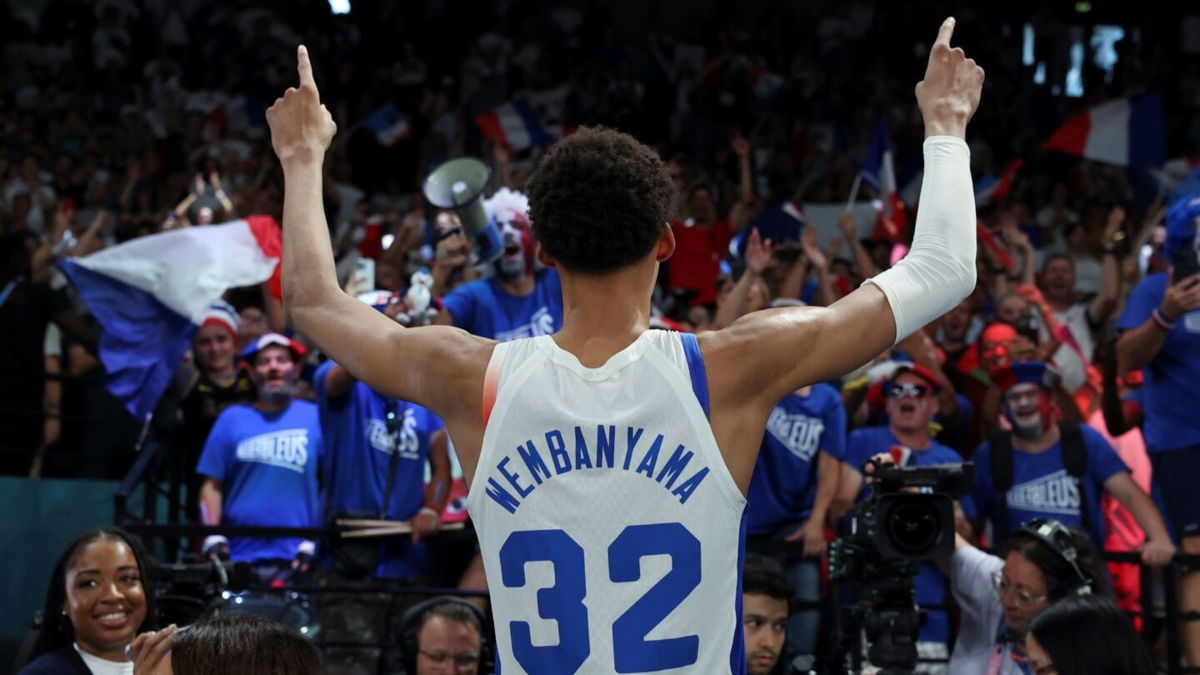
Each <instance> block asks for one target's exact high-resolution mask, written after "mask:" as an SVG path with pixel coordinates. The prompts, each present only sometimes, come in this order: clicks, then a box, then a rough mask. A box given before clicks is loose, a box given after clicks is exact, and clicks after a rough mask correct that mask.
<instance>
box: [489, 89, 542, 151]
mask: <svg viewBox="0 0 1200 675" xmlns="http://www.w3.org/2000/svg"><path fill="white" fill-rule="evenodd" d="M475 123H476V124H478V125H479V128H480V130H482V131H483V135H484V136H487V137H488V138H490V139H492V140H493V141H496V142H497V143H500V144H502V145H504V147H506V148H508V149H509V150H525V149H526V148H532V147H533V146H535V145H546V144H548V143H549V142H550V138H549V136H548V135H547V134H546V130H545V129H544V128H543V127H542V122H541V120H540V119H539V118H538V115H537V112H535V111H534V109H533V106H531V105H529V102H528V101H524V100H517V101H511V102H509V103H505V104H504V105H502V106H500V107H499V108H496V109H494V110H489V111H487V112H485V113H483V114H482V115H480V116H479V117H476V118H475Z"/></svg>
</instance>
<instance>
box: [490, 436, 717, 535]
mask: <svg viewBox="0 0 1200 675" xmlns="http://www.w3.org/2000/svg"><path fill="white" fill-rule="evenodd" d="M644 433H645V429H641V428H637V429H635V428H633V427H626V430H625V441H626V442H625V457H624V462H622V464H621V466H620V468H621V470H623V471H631V468H632V467H633V466H634V462H633V460H634V452H635V451H637V450H639V447H638V442H639V441H640V440H641V438H642V436H643V434H644ZM572 435H573V436H574V439H575V445H574V458H573V459H572V453H571V452H570V451H568V449H567V443H566V436H564V434H563V432H562V431H561V430H559V429H551V430H550V431H547V432H546V433H545V434H544V437H545V440H546V451H547V452H548V454H549V455H550V463H551V464H552V465H553V466H554V473H551V471H550V467H549V466H547V464H546V461H545V460H544V459H543V458H542V453H541V452H540V451H539V449H538V447H537V446H536V445H534V442H533V441H532V440H528V441H525V443H524V444H522V445H518V446H517V447H516V456H517V457H518V458H520V460H521V462H522V463H523V464H524V465H525V469H526V471H527V472H528V475H529V476H530V477H532V480H533V483H534V484H533V485H528V484H527V483H528V481H525V483H526V484H522V482H521V480H522V478H521V474H519V473H516V472H514V471H513V470H512V468H510V467H509V463H510V462H512V460H513V457H512V456H511V455H505V456H504V457H502V458H501V459H500V460H499V461H498V462H496V465H495V473H498V474H500V476H502V477H503V478H504V481H505V482H507V483H508V486H510V487H511V491H510V489H509V487H506V486H505V485H503V484H502V483H501V482H499V481H497V480H496V479H495V478H488V479H487V485H485V486H484V493H485V494H487V496H488V497H490V498H491V499H492V501H494V502H496V503H497V504H499V505H500V506H501V507H502V508H503V509H504V510H505V511H508V512H509V513H516V512H517V508H518V507H520V506H521V501H522V500H523V499H525V498H527V497H529V495H530V494H532V493H533V491H534V490H535V489H536V488H537V486H538V485H541V484H542V483H543V482H545V481H547V480H549V479H551V478H553V477H554V476H559V475H562V474H564V473H568V472H570V471H572V470H575V471H579V470H583V469H593V468H594V469H615V468H617V467H616V466H615V465H614V462H613V459H614V457H615V455H616V447H615V445H616V438H617V428H616V426H615V425H608V426H607V427H606V426H605V425H602V424H601V425H597V426H596V439H595V443H594V444H593V447H594V448H595V453H596V454H595V455H594V456H593V455H592V454H591V451H590V450H589V446H588V439H587V437H586V436H585V432H584V430H583V428H582V427H574V428H573V429H572ZM665 440H666V439H665V437H664V436H663V435H662V434H655V437H654V440H653V441H652V442H651V443H650V445H649V446H647V447H646V448H645V451H644V452H641V454H640V455H639V456H640V461H639V462H638V463H637V465H636V466H637V468H636V469H632V472H633V473H638V474H641V475H643V476H645V477H646V478H649V479H650V480H652V481H654V482H656V483H658V484H659V485H661V486H662V487H663V488H664V489H666V490H669V491H670V492H671V495H672V496H674V497H675V498H676V499H678V500H679V503H680V504H686V503H687V501H688V499H690V498H691V496H692V494H693V493H695V492H696V489H697V488H699V487H700V485H701V484H702V483H703V482H704V479H705V478H707V477H708V473H709V468H708V467H706V466H704V467H698V468H696V470H695V471H693V472H692V473H691V474H689V475H687V478H685V479H683V481H682V482H680V479H681V478H683V476H684V475H685V474H687V472H688V470H689V466H690V465H691V462H692V459H693V458H694V457H695V456H696V453H695V452H693V451H691V450H688V449H687V448H686V447H685V446H683V445H682V444H676V445H675V449H674V450H673V451H672V452H671V454H670V456H669V457H667V458H666V460H665V461H663V462H661V466H660V462H659V455H660V453H661V452H662V447H663V443H664V442H665ZM667 447H670V446H667ZM656 471H657V473H656ZM676 483H678V485H676ZM514 493H515V494H514Z"/></svg>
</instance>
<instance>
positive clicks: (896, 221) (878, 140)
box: [859, 118, 907, 241]
mask: <svg viewBox="0 0 1200 675" xmlns="http://www.w3.org/2000/svg"><path fill="white" fill-rule="evenodd" d="M859 175H860V176H861V177H862V179H863V181H865V182H866V183H867V184H869V185H870V186H871V187H873V188H875V191H876V192H878V193H879V196H880V199H881V200H882V201H883V209H882V210H881V211H880V213H879V219H878V221H877V222H876V224H875V232H874V233H873V234H872V235H871V236H872V237H873V238H879V239H891V240H893V241H895V240H896V239H898V238H899V237H900V234H901V233H902V232H903V230H904V226H905V225H907V216H906V214H905V213H904V202H903V201H901V199H900V194H899V191H898V188H897V186H896V170H895V168H894V165H893V163H892V141H891V138H890V137H889V135H888V129H887V120H885V119H883V118H880V119H879V124H877V125H876V126H875V135H874V136H873V137H872V138H871V145H869V146H867V156H866V157H865V158H864V159H863V167H862V171H861V172H860V173H859Z"/></svg>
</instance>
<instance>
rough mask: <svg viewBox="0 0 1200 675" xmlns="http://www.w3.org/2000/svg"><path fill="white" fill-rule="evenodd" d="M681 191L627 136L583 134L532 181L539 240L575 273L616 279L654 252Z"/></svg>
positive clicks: (600, 131)
mask: <svg viewBox="0 0 1200 675" xmlns="http://www.w3.org/2000/svg"><path fill="white" fill-rule="evenodd" d="M674 190H675V186H674V183H672V181H671V176H670V174H669V173H668V172H667V168H666V165H665V164H663V161H662V159H660V158H659V156H658V155H657V154H656V153H655V152H654V151H653V150H651V149H650V148H648V147H646V146H644V145H642V144H641V143H638V142H637V141H636V140H635V139H634V138H633V137H632V136H630V135H629V134H625V133H621V132H620V131H616V130H613V129H606V128H604V127H582V128H580V129H579V130H578V131H576V132H575V133H573V134H571V135H570V136H568V137H566V138H564V139H563V140H561V141H559V142H558V143H555V144H554V146H553V147H552V148H550V151H549V152H547V153H546V156H545V157H543V158H542V161H541V163H540V164H539V165H538V167H537V169H536V170H535V171H534V172H533V175H532V176H531V177H530V179H529V189H528V193H529V215H530V218H531V219H532V221H533V234H534V236H535V237H537V240H538V241H539V242H541V244H542V247H543V248H544V249H545V250H546V252H547V253H549V254H550V256H551V257H553V258H554V259H555V260H556V261H557V262H558V263H559V264H560V265H561V266H562V267H564V268H566V269H568V270H570V271H572V272H582V273H585V274H604V273H606V272H612V271H615V270H618V269H621V268H623V267H627V266H629V265H631V264H633V263H634V262H637V261H638V260H640V259H642V258H644V257H645V256H646V255H648V254H649V253H650V251H651V250H652V249H653V248H654V245H655V243H656V242H657V241H658V238H659V237H660V236H661V235H662V231H663V228H665V227H667V222H666V221H667V218H668V217H669V213H670V204H671V198H672V196H673V191H674Z"/></svg>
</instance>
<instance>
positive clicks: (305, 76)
mask: <svg viewBox="0 0 1200 675" xmlns="http://www.w3.org/2000/svg"><path fill="white" fill-rule="evenodd" d="M296 62H297V63H296V70H298V71H300V87H301V88H304V87H312V88H313V89H316V88H317V83H316V81H315V80H313V74H312V63H310V62H309V60H308V48H306V47H305V46H304V45H300V47H299V48H298V49H297V50H296Z"/></svg>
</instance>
